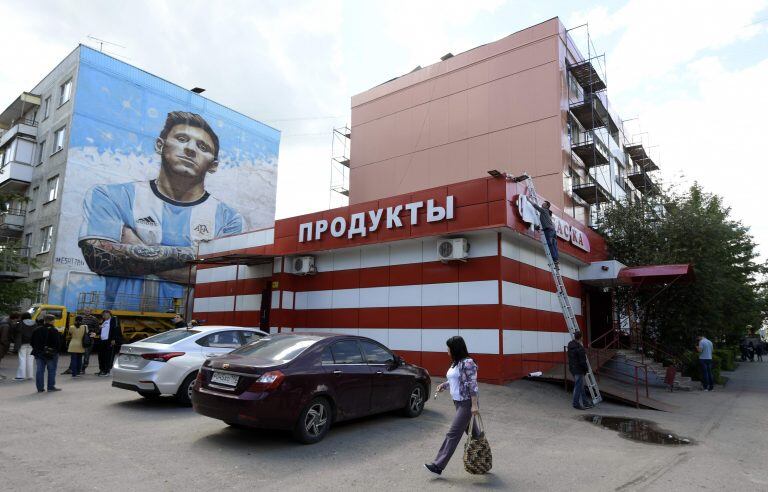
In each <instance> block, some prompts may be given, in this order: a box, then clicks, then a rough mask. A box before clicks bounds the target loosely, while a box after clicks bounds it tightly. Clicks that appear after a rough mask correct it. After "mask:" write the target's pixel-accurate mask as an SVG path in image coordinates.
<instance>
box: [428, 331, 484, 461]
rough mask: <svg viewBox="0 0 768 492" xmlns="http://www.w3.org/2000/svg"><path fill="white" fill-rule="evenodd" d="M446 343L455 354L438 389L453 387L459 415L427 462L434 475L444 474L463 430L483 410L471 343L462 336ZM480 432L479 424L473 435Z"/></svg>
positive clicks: (452, 353) (452, 396)
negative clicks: (469, 350)
mask: <svg viewBox="0 0 768 492" xmlns="http://www.w3.org/2000/svg"><path fill="white" fill-rule="evenodd" d="M445 343H446V345H447V346H448V355H450V356H451V367H450V368H449V369H448V373H447V374H446V378H447V381H445V382H444V383H441V384H440V385H438V387H437V392H438V393H442V392H443V391H445V390H446V389H449V390H450V393H451V398H452V399H453V405H454V407H455V408H456V414H455V415H454V417H453V422H451V427H450V429H448V433H447V434H446V435H445V439H444V440H443V444H442V446H440V449H439V450H438V452H437V457H436V458H435V460H434V461H433V462H432V463H427V464H425V465H424V467H425V468H426V469H427V470H429V472H430V473H432V474H434V475H440V474H441V473H443V470H444V469H445V467H446V465H448V461H449V460H450V459H451V456H453V452H454V451H455V450H456V446H458V444H459V440H460V439H461V435H462V433H465V432H467V430H468V428H469V422H470V420H471V419H472V416H473V415H477V414H478V413H479V412H480V410H479V407H478V404H477V399H478V393H477V364H476V363H475V361H474V360H473V359H472V358H471V357H470V356H469V352H468V351H467V345H466V343H464V339H463V338H462V337H459V336H455V337H451V338H449V339H448V340H447V341H446V342H445ZM479 434H480V430H479V429H478V427H477V424H475V425H474V426H473V428H472V435H473V437H478V436H479Z"/></svg>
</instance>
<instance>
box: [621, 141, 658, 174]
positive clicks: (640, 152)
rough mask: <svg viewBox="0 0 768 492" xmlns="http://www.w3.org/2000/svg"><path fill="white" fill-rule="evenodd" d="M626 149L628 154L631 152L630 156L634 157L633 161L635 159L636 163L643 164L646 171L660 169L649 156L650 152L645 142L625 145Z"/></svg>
mask: <svg viewBox="0 0 768 492" xmlns="http://www.w3.org/2000/svg"><path fill="white" fill-rule="evenodd" d="M624 150H626V151H627V154H629V157H631V158H632V161H634V163H635V164H637V165H638V166H641V167H642V168H643V169H645V170H646V171H656V170H658V169H659V166H657V165H656V163H655V162H653V161H652V160H651V158H650V157H649V156H648V153H647V152H646V151H645V147H643V144H641V143H639V144H629V145H625V146H624Z"/></svg>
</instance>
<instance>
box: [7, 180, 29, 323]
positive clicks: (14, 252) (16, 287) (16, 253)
mask: <svg viewBox="0 0 768 492" xmlns="http://www.w3.org/2000/svg"><path fill="white" fill-rule="evenodd" d="M11 201H16V202H26V198H25V197H22V196H18V195H0V213H3V212H7V211H8V203H9V202H11ZM33 264H34V262H33V261H32V260H31V259H30V257H29V254H28V251H26V249H25V248H22V247H21V244H20V243H19V241H18V240H17V239H15V238H11V237H0V271H3V272H28V271H29V268H30V267H32V266H33ZM34 296H35V285H34V284H33V283H31V282H25V281H19V280H11V281H3V280H2V279H0V313H9V312H11V311H14V310H16V309H18V308H19V305H20V304H21V303H22V302H23V301H24V300H25V299H32V298H34Z"/></svg>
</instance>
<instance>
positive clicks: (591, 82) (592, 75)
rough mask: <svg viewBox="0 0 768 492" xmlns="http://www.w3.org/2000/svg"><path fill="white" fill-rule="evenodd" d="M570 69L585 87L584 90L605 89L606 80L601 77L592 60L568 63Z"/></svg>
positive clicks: (595, 90)
mask: <svg viewBox="0 0 768 492" xmlns="http://www.w3.org/2000/svg"><path fill="white" fill-rule="evenodd" d="M568 71H569V72H571V75H573V78H575V79H576V82H578V83H579V85H580V86H581V87H583V88H584V92H598V91H602V90H605V87H606V85H605V82H603V79H602V78H600V75H599V74H598V73H597V70H595V67H594V65H592V62H591V61H590V60H586V61H583V62H581V63H576V64H575V65H570V64H569V65H568Z"/></svg>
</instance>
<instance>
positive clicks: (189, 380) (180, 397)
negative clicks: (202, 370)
mask: <svg viewBox="0 0 768 492" xmlns="http://www.w3.org/2000/svg"><path fill="white" fill-rule="evenodd" d="M196 377H197V373H196V372H193V373H192V374H190V375H189V376H187V377H186V378H185V379H184V382H182V383H181V386H179V389H178V391H176V400H177V401H178V402H179V403H180V404H182V405H184V406H185V407H191V406H192V388H193V387H194V386H195V378H196Z"/></svg>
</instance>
